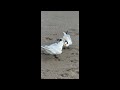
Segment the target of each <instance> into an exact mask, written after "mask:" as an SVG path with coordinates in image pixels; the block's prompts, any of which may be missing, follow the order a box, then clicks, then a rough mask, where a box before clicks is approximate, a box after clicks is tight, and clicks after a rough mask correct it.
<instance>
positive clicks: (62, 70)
mask: <svg viewBox="0 0 120 90" xmlns="http://www.w3.org/2000/svg"><path fill="white" fill-rule="evenodd" d="M64 31H68V32H69V34H70V36H71V39H72V42H73V44H72V45H71V46H70V48H69V49H63V52H62V54H60V55H58V57H59V59H57V58H55V57H54V56H53V55H45V54H43V53H42V52H43V49H41V79H79V12H78V11H41V45H43V46H44V45H50V44H52V43H54V42H55V41H56V39H58V38H62V37H63V32H64Z"/></svg>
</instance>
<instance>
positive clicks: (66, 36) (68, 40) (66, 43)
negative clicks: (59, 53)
mask: <svg viewBox="0 0 120 90" xmlns="http://www.w3.org/2000/svg"><path fill="white" fill-rule="evenodd" d="M67 33H68V31H67V32H63V34H64V36H63V39H64V41H67V42H64V47H68V46H69V45H72V39H71V38H70V35H69V34H67Z"/></svg>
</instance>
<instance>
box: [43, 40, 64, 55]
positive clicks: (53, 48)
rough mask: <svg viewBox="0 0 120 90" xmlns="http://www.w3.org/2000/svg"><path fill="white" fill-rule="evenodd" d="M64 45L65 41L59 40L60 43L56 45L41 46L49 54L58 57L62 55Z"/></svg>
mask: <svg viewBox="0 0 120 90" xmlns="http://www.w3.org/2000/svg"><path fill="white" fill-rule="evenodd" d="M63 44H64V40H63V39H59V42H58V43H54V44H51V45H49V46H48V45H45V46H41V47H42V48H43V49H44V50H45V51H46V52H47V53H48V54H52V55H57V54H61V53H62V48H63Z"/></svg>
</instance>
